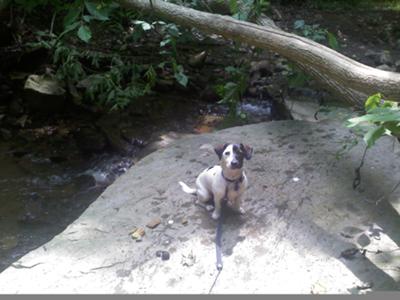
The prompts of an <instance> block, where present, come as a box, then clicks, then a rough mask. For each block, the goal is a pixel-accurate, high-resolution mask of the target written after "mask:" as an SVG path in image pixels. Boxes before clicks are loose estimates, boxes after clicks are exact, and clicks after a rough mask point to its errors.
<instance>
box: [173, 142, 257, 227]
mask: <svg viewBox="0 0 400 300" xmlns="http://www.w3.org/2000/svg"><path fill="white" fill-rule="evenodd" d="M214 151H215V153H216V154H217V155H218V158H219V160H220V164H219V165H216V166H213V167H209V168H208V169H206V170H204V171H203V172H201V173H200V175H199V176H198V177H197V179H196V188H190V187H189V186H188V185H186V184H185V183H184V182H182V181H180V182H179V184H180V186H181V187H182V190H183V191H184V192H185V193H188V194H192V195H196V196H197V203H206V202H208V201H209V200H211V199H213V200H214V211H213V213H212V218H213V219H214V220H218V218H219V217H220V215H221V206H222V202H223V201H227V205H228V206H230V207H231V208H232V209H233V210H235V211H237V212H239V213H240V214H244V213H245V210H244V209H243V208H242V206H241V196H242V194H243V192H244V191H245V190H246V188H247V185H248V181H247V177H246V174H245V173H244V171H243V162H244V159H246V160H250V159H251V157H252V154H253V148H252V147H250V146H248V145H243V144H224V145H219V146H217V147H215V148H214ZM206 208H207V209H208V210H212V206H208V207H206Z"/></svg>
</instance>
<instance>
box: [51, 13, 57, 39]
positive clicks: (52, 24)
mask: <svg viewBox="0 0 400 300" xmlns="http://www.w3.org/2000/svg"><path fill="white" fill-rule="evenodd" d="M56 15H57V12H54V14H53V17H52V18H51V24H50V36H51V35H52V34H53V29H54V22H55V20H56Z"/></svg>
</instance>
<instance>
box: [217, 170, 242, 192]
mask: <svg viewBox="0 0 400 300" xmlns="http://www.w3.org/2000/svg"><path fill="white" fill-rule="evenodd" d="M221 174H222V178H224V179H225V181H228V182H231V183H234V184H235V191H237V190H239V184H240V183H242V181H243V178H244V177H243V174H242V175H241V176H240V177H239V178H238V179H229V178H226V177H225V175H224V172H223V171H222V172H221Z"/></svg>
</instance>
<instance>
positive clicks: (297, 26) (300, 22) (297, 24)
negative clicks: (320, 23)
mask: <svg viewBox="0 0 400 300" xmlns="http://www.w3.org/2000/svg"><path fill="white" fill-rule="evenodd" d="M304 25H305V22H304V20H296V21H295V22H294V29H300V28H303V27H304Z"/></svg>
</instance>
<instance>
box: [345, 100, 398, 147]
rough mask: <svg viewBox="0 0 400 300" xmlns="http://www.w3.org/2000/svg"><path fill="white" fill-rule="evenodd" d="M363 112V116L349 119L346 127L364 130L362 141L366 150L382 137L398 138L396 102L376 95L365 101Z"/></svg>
mask: <svg viewBox="0 0 400 300" xmlns="http://www.w3.org/2000/svg"><path fill="white" fill-rule="evenodd" d="M365 110H366V114H365V115H363V116H360V117H356V118H351V119H349V120H348V122H347V125H346V126H347V127H349V128H355V127H356V128H357V127H358V128H362V129H364V130H366V133H365V134H364V141H365V143H366V144H367V147H368V148H370V147H371V146H373V145H374V144H375V142H376V141H377V140H378V139H379V138H380V137H382V136H383V135H394V136H396V137H399V136H400V109H399V107H398V104H397V102H393V101H389V100H384V99H383V97H382V95H381V94H380V93H377V94H374V95H372V96H370V97H369V98H368V99H367V100H366V102H365Z"/></svg>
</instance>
